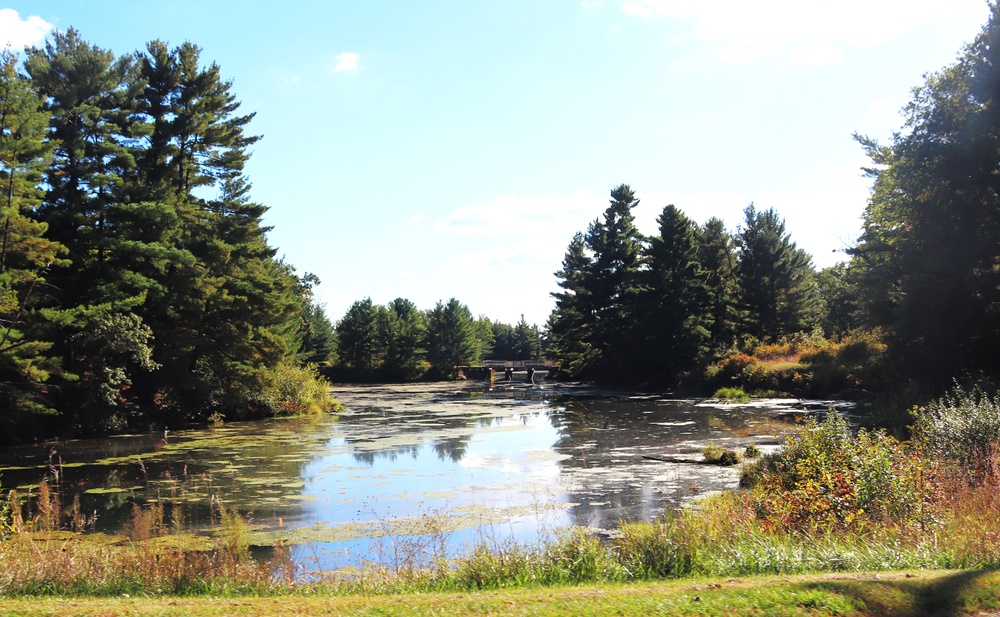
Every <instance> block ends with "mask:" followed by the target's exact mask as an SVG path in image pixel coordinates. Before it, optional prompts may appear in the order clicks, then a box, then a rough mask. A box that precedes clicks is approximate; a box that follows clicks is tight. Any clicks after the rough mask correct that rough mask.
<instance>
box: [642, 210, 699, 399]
mask: <svg viewBox="0 0 1000 617" xmlns="http://www.w3.org/2000/svg"><path fill="white" fill-rule="evenodd" d="M657 222H658V223H659V230H660V233H659V235H657V236H654V237H653V238H652V239H651V241H650V246H649V260H648V261H649V269H648V270H647V271H645V276H646V279H647V280H646V284H645V285H644V286H643V290H642V294H641V299H640V306H641V307H642V309H643V310H642V315H641V319H642V322H641V328H642V330H643V333H644V335H645V340H646V342H647V349H648V352H647V354H646V358H645V367H646V374H647V375H648V376H649V377H650V378H651V379H653V380H654V381H655V382H656V383H658V384H660V385H669V384H673V383H675V382H676V379H677V377H678V376H679V375H680V374H681V373H682V372H683V371H687V370H690V369H691V368H692V367H693V366H694V365H695V363H696V361H697V360H698V359H699V358H700V357H701V356H702V355H703V354H704V353H705V351H706V350H707V349H706V346H707V343H708V340H709V336H710V332H709V330H708V328H709V326H711V316H710V314H709V311H708V307H709V300H710V293H709V288H708V276H707V273H706V272H705V270H703V269H702V267H701V263H700V261H699V259H698V240H697V227H696V225H695V223H694V222H693V221H691V219H689V218H687V217H686V216H685V215H684V213H683V212H681V211H680V210H679V209H678V208H677V207H676V206H673V205H668V206H666V207H665V208H664V209H663V212H662V213H661V214H660V217H659V218H658V219H657Z"/></svg>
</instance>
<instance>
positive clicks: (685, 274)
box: [547, 184, 825, 387]
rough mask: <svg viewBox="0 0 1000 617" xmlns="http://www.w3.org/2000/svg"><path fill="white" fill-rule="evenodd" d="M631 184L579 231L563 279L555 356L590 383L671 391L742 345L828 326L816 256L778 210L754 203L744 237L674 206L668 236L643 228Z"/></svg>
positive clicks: (555, 316) (555, 318)
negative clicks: (636, 215)
mask: <svg viewBox="0 0 1000 617" xmlns="http://www.w3.org/2000/svg"><path fill="white" fill-rule="evenodd" d="M638 204H639V201H638V200H637V199H636V198H635V192H634V191H633V190H632V188H631V187H630V186H628V185H625V184H623V185H621V186H618V187H616V188H615V189H613V190H612V191H611V203H610V205H609V206H608V208H607V209H606V210H605V211H604V214H603V217H601V218H598V219H596V220H595V221H594V222H592V223H591V224H590V226H589V227H588V228H587V231H586V233H577V234H576V235H575V236H574V237H573V239H572V241H571V242H570V244H569V247H568V248H567V250H566V255H565V257H564V259H563V262H562V266H563V267H562V269H561V270H560V271H559V272H557V273H556V277H557V279H558V283H559V286H560V288H561V291H559V292H557V293H555V294H553V295H554V296H555V309H554V310H553V312H552V314H551V316H550V318H549V321H548V324H547V329H548V335H549V338H548V341H549V353H550V354H552V355H553V356H555V357H558V358H560V359H561V360H562V361H563V369H564V371H566V372H567V373H569V374H570V375H573V376H575V377H579V378H583V379H591V380H596V381H604V382H609V383H618V384H629V385H647V386H652V387H672V386H674V385H676V384H677V383H678V382H679V381H681V380H682V379H683V378H684V377H685V376H686V375H688V374H689V373H691V371H692V370H693V369H695V368H696V367H698V366H701V365H703V364H704V363H705V362H706V361H708V360H710V359H716V358H718V357H720V356H721V355H723V354H725V353H726V352H727V351H729V350H731V349H733V348H735V347H736V346H737V344H738V343H739V342H740V340H741V339H742V338H745V337H753V338H754V339H756V340H774V339H778V338H780V337H783V336H786V335H790V334H793V333H797V332H802V331H810V330H812V329H814V328H819V327H821V326H822V325H823V323H824V321H825V319H824V317H825V316H824V311H823V299H822V295H821V293H820V286H819V284H818V277H817V275H816V272H815V271H814V269H813V267H812V260H811V258H810V257H809V255H808V254H807V253H806V252H805V251H803V250H802V249H800V248H798V247H797V246H796V245H795V243H794V242H793V241H792V240H791V237H790V234H788V233H787V232H786V230H785V223H784V221H783V220H782V219H781V218H780V216H779V215H778V214H777V213H776V212H775V211H774V210H773V209H769V210H763V211H760V210H757V208H756V207H755V206H754V205H753V204H751V205H749V206H748V207H747V208H746V209H745V210H744V216H745V220H744V222H743V225H742V226H741V227H740V228H739V230H738V232H737V233H736V234H735V235H733V234H730V233H729V232H728V231H727V230H726V227H725V223H724V222H723V221H722V220H720V219H718V218H712V219H710V220H709V221H707V222H706V223H705V224H704V225H698V224H696V223H695V222H694V221H692V220H691V219H690V218H688V217H687V216H686V215H685V214H684V213H683V212H682V211H681V210H680V209H679V208H677V207H676V206H674V205H668V206H666V207H665V208H664V209H663V211H662V212H661V214H660V216H659V217H658V219H657V223H658V226H659V233H657V234H656V235H653V236H650V237H646V236H645V235H643V234H642V233H640V232H639V230H638V229H637V228H636V226H635V222H634V217H633V214H632V211H633V209H634V208H635V207H636V206H637V205H638Z"/></svg>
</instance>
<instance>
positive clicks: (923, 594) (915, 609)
mask: <svg viewBox="0 0 1000 617" xmlns="http://www.w3.org/2000/svg"><path fill="white" fill-rule="evenodd" d="M998 574H1000V571H997V570H966V571H962V572H956V573H954V574H951V575H947V576H944V577H940V578H936V579H934V580H933V581H929V580H928V579H926V578H924V577H921V576H919V575H918V576H915V577H913V578H905V579H890V580H878V579H876V580H872V579H854V580H829V581H821V582H815V583H809V584H807V585H804V587H805V588H807V589H813V590H819V591H824V592H827V593H835V594H838V595H841V596H843V597H845V598H851V599H852V600H855V602H856V603H863V605H864V606H865V607H866V609H867V610H868V611H869V612H870V614H873V615H901V616H903V617H932V616H933V617H958V616H960V615H968V614H970V613H975V612H977V611H983V610H998V609H1000V578H998V576H997V575H998ZM983 577H989V578H992V579H994V580H993V581H992V583H987V584H986V585H981V584H978V585H977V583H979V582H980V579H981V578H983ZM976 587H981V589H976Z"/></svg>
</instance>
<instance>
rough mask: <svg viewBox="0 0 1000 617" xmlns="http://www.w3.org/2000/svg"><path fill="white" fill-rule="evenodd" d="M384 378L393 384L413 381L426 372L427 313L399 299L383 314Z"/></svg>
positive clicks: (391, 303) (403, 299) (390, 304)
mask: <svg viewBox="0 0 1000 617" xmlns="http://www.w3.org/2000/svg"><path fill="white" fill-rule="evenodd" d="M383 315H384V318H383V325H382V337H383V344H384V346H385V364H384V365H383V371H384V375H385V377H386V378H387V379H389V380H391V381H411V380H414V379H417V378H418V377H420V376H421V374H422V373H423V368H422V363H423V362H424V355H425V354H426V351H425V349H424V348H423V341H424V338H425V336H426V327H425V326H424V318H423V314H422V313H421V312H420V310H419V309H417V306H416V305H415V304H414V303H413V302H410V301H409V300H407V299H405V298H396V299H395V300H393V301H392V302H390V303H389V304H388V306H387V307H386V311H385V312H384V313H383Z"/></svg>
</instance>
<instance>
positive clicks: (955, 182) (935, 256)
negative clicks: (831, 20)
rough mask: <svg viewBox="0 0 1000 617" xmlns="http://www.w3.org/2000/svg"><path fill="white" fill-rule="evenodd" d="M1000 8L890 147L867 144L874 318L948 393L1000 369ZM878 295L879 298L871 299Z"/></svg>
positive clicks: (866, 284)
mask: <svg viewBox="0 0 1000 617" xmlns="http://www.w3.org/2000/svg"><path fill="white" fill-rule="evenodd" d="M998 42H1000V6H998V5H997V4H996V3H990V18H989V20H988V22H987V23H986V25H985V26H984V27H983V29H982V31H981V32H980V33H979V35H978V36H977V37H976V39H975V40H974V41H973V42H972V43H971V44H969V45H968V46H966V48H965V49H964V50H963V51H962V53H961V55H960V56H959V58H958V59H957V61H956V62H955V63H954V64H952V65H950V66H947V67H944V68H943V69H942V70H940V71H938V72H936V73H933V74H930V75H928V76H927V78H926V81H925V83H924V84H923V85H922V86H920V87H919V88H917V89H916V90H915V91H914V97H913V100H912V101H911V102H910V104H909V105H908V106H907V108H906V115H907V121H906V124H905V127H904V129H903V130H901V131H900V132H899V133H897V134H896V135H895V136H894V138H893V140H892V143H891V144H890V145H887V146H883V145H880V144H878V143H877V142H875V141H874V140H871V139H868V138H864V137H859V138H858V139H859V141H860V142H861V144H862V146H863V147H864V149H865V151H866V153H867V154H868V155H869V156H870V157H871V158H872V163H873V165H872V169H870V170H868V171H869V173H870V175H871V176H872V177H873V178H874V179H875V182H874V186H873V189H872V194H871V197H870V199H869V205H868V208H867V210H866V211H865V215H864V226H863V233H862V236H861V238H860V240H859V244H858V246H857V247H856V248H855V249H854V250H853V251H852V253H853V255H854V259H853V262H852V268H853V269H855V270H857V271H858V273H859V274H860V278H861V286H862V294H861V295H862V298H863V300H864V309H865V314H866V315H867V317H868V321H869V323H872V322H874V323H875V324H877V325H880V326H882V327H884V328H886V330H887V331H888V332H889V334H890V347H889V350H890V353H891V355H892V356H893V357H894V358H895V359H896V361H897V362H898V364H899V366H900V367H901V368H903V370H904V372H905V373H906V374H907V375H908V376H911V377H916V378H919V379H921V380H925V381H927V382H930V383H936V384H938V385H941V386H946V385H947V384H948V383H949V381H950V380H951V379H952V378H953V377H954V376H956V375H957V374H959V373H962V372H967V371H968V372H985V373H987V374H989V375H997V374H1000V356H998V355H997V353H996V350H997V347H998V346H1000V270H998V267H997V264H998V263H1000V248H998V243H997V237H998V235H1000V190H998V189H1000V185H998V182H997V173H996V170H997V168H998V165H1000V68H998V66H1000V45H998ZM872 300H878V302H872Z"/></svg>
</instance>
